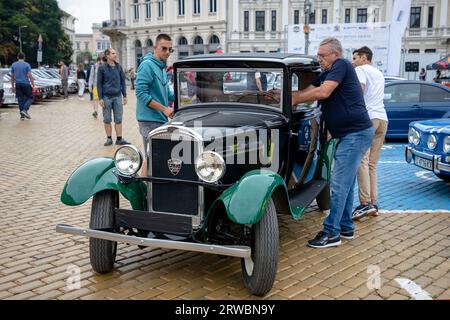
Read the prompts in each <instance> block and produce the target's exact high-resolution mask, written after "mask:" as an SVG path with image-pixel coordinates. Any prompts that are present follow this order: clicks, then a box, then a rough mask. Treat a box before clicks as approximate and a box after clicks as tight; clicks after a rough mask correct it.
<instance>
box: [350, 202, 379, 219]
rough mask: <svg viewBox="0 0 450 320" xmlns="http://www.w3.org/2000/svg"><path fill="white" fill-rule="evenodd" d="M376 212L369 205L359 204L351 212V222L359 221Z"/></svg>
mask: <svg viewBox="0 0 450 320" xmlns="http://www.w3.org/2000/svg"><path fill="white" fill-rule="evenodd" d="M374 211H376V209H375V207H374V206H373V205H371V204H370V203H369V204H360V205H359V206H357V207H356V208H355V210H353V212H352V220H355V219H360V218H362V217H364V216H367V215H368V214H369V213H372V212H374Z"/></svg>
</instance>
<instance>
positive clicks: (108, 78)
mask: <svg viewBox="0 0 450 320" xmlns="http://www.w3.org/2000/svg"><path fill="white" fill-rule="evenodd" d="M97 89H98V97H99V98H100V100H103V97H104V96H107V97H118V96H120V94H122V96H123V97H126V96H127V90H126V86H125V73H124V72H123V70H122V67H121V66H120V64H119V63H117V62H116V65H115V67H111V66H110V65H109V63H104V64H102V65H101V66H100V67H99V68H98V78H97Z"/></svg>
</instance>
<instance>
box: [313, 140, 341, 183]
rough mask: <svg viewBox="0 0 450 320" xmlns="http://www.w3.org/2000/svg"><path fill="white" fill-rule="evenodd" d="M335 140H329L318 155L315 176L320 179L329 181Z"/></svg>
mask: <svg viewBox="0 0 450 320" xmlns="http://www.w3.org/2000/svg"><path fill="white" fill-rule="evenodd" d="M336 145H337V139H331V140H330V141H328V142H327V143H325V145H324V147H323V148H322V152H321V154H320V159H319V165H318V168H317V176H318V178H320V179H323V180H326V181H328V182H330V181H331V169H332V164H333V158H334V152H335V151H336Z"/></svg>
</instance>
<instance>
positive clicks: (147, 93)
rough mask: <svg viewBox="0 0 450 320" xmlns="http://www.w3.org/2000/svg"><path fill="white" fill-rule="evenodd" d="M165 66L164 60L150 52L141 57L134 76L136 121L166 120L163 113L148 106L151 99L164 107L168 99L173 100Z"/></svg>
mask: <svg viewBox="0 0 450 320" xmlns="http://www.w3.org/2000/svg"><path fill="white" fill-rule="evenodd" d="M166 66H167V64H166V62H165V61H159V60H158V59H156V58H155V57H154V56H153V55H152V54H148V55H146V56H145V57H144V58H143V59H142V62H141V64H140V66H139V68H138V71H137V77H136V98H137V106H136V120H137V121H155V122H162V123H165V122H167V120H168V119H167V117H166V116H165V115H164V113H162V112H161V111H158V110H156V109H153V108H151V107H149V104H150V102H151V101H152V100H155V101H157V102H159V103H160V104H162V105H163V106H166V107H167V106H168V105H169V100H170V101H174V97H173V93H172V92H171V90H170V89H169V80H168V78H167V73H166Z"/></svg>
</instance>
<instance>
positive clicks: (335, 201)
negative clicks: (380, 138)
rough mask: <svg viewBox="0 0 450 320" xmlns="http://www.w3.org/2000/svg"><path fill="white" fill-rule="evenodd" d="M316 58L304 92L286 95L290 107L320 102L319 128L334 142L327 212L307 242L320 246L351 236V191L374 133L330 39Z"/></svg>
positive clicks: (355, 83) (352, 76)
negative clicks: (315, 74) (313, 74)
mask: <svg viewBox="0 0 450 320" xmlns="http://www.w3.org/2000/svg"><path fill="white" fill-rule="evenodd" d="M317 60H318V62H319V64H320V67H321V69H322V73H321V74H320V75H319V76H318V77H317V78H316V79H315V80H314V81H313V82H312V84H311V85H310V86H308V87H307V88H306V89H305V90H301V91H298V92H293V93H292V105H297V104H298V103H302V102H306V101H314V100H320V103H321V106H322V116H323V119H324V121H325V125H326V127H327V129H328V131H329V132H330V133H331V136H332V137H333V138H336V139H337V140H338V143H337V146H336V152H335V156H334V168H333V173H332V175H331V210H330V214H329V215H328V217H327V218H326V219H325V221H324V222H323V230H322V231H320V232H319V233H318V234H317V235H316V237H315V238H314V239H312V240H309V241H308V246H310V247H313V248H326V247H333V246H338V245H340V244H341V237H342V238H344V239H349V240H350V239H353V238H354V225H353V221H352V209H353V190H354V187H355V182H356V174H357V171H358V168H359V164H360V163H361V159H362V158H363V156H364V154H365V153H366V151H367V150H368V148H369V146H370V144H371V143H372V140H373V136H374V129H373V127H372V122H371V121H370V118H369V115H368V113H367V109H366V106H365V104H364V97H363V92H362V90H361V85H360V84H359V80H358V77H357V75H356V72H355V70H354V68H353V66H352V64H351V63H350V62H349V61H347V60H345V59H343V58H342V46H341V43H340V42H339V40H337V39H336V38H327V39H325V40H323V41H322V42H321V43H320V46H319V49H318V51H317Z"/></svg>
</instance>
